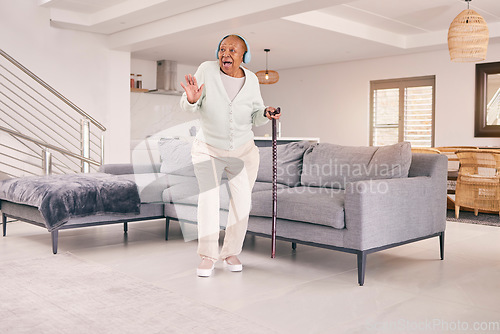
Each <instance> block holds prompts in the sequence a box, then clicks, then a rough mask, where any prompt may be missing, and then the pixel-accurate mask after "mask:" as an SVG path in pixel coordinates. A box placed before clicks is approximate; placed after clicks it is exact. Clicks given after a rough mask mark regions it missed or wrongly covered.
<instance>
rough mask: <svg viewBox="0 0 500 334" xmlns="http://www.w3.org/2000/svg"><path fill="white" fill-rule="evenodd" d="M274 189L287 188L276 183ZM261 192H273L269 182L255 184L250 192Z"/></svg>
mask: <svg viewBox="0 0 500 334" xmlns="http://www.w3.org/2000/svg"><path fill="white" fill-rule="evenodd" d="M276 188H277V189H278V190H279V189H284V188H288V186H286V185H284V184H281V183H276ZM263 190H273V184H272V183H271V182H260V181H257V182H255V185H254V186H253V190H252V192H258V191H263Z"/></svg>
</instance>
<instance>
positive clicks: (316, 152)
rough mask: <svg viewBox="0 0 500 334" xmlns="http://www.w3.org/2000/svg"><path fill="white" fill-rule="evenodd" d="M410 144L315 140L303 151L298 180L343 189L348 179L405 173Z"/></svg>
mask: <svg viewBox="0 0 500 334" xmlns="http://www.w3.org/2000/svg"><path fill="white" fill-rule="evenodd" d="M410 164H411V146H410V143H408V142H401V143H397V144H394V145H388V146H380V147H375V146H363V147H357V146H342V145H335V144H317V145H314V146H311V147H310V148H309V149H308V150H307V151H306V152H305V153H304V162H303V166H302V175H301V184H302V185H305V186H316V187H328V188H338V189H345V185H346V183H348V182H356V181H361V180H369V179H371V180H374V179H389V178H400V177H408V171H409V169H410Z"/></svg>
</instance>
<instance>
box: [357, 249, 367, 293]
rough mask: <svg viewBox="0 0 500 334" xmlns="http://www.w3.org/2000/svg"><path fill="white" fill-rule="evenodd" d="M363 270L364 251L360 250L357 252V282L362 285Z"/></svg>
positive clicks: (364, 267)
mask: <svg viewBox="0 0 500 334" xmlns="http://www.w3.org/2000/svg"><path fill="white" fill-rule="evenodd" d="M365 270H366V253H365V252H363V251H360V252H359V253H358V284H359V285H360V286H363V284H365Z"/></svg>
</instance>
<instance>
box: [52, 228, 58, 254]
mask: <svg viewBox="0 0 500 334" xmlns="http://www.w3.org/2000/svg"><path fill="white" fill-rule="evenodd" d="M50 234H51V237H52V253H54V254H57V239H58V236H59V230H54V231H52V232H51V233H50Z"/></svg>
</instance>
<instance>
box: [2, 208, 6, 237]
mask: <svg viewBox="0 0 500 334" xmlns="http://www.w3.org/2000/svg"><path fill="white" fill-rule="evenodd" d="M2 229H3V236H4V237H5V236H6V235H7V216H6V215H5V214H4V213H2Z"/></svg>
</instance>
